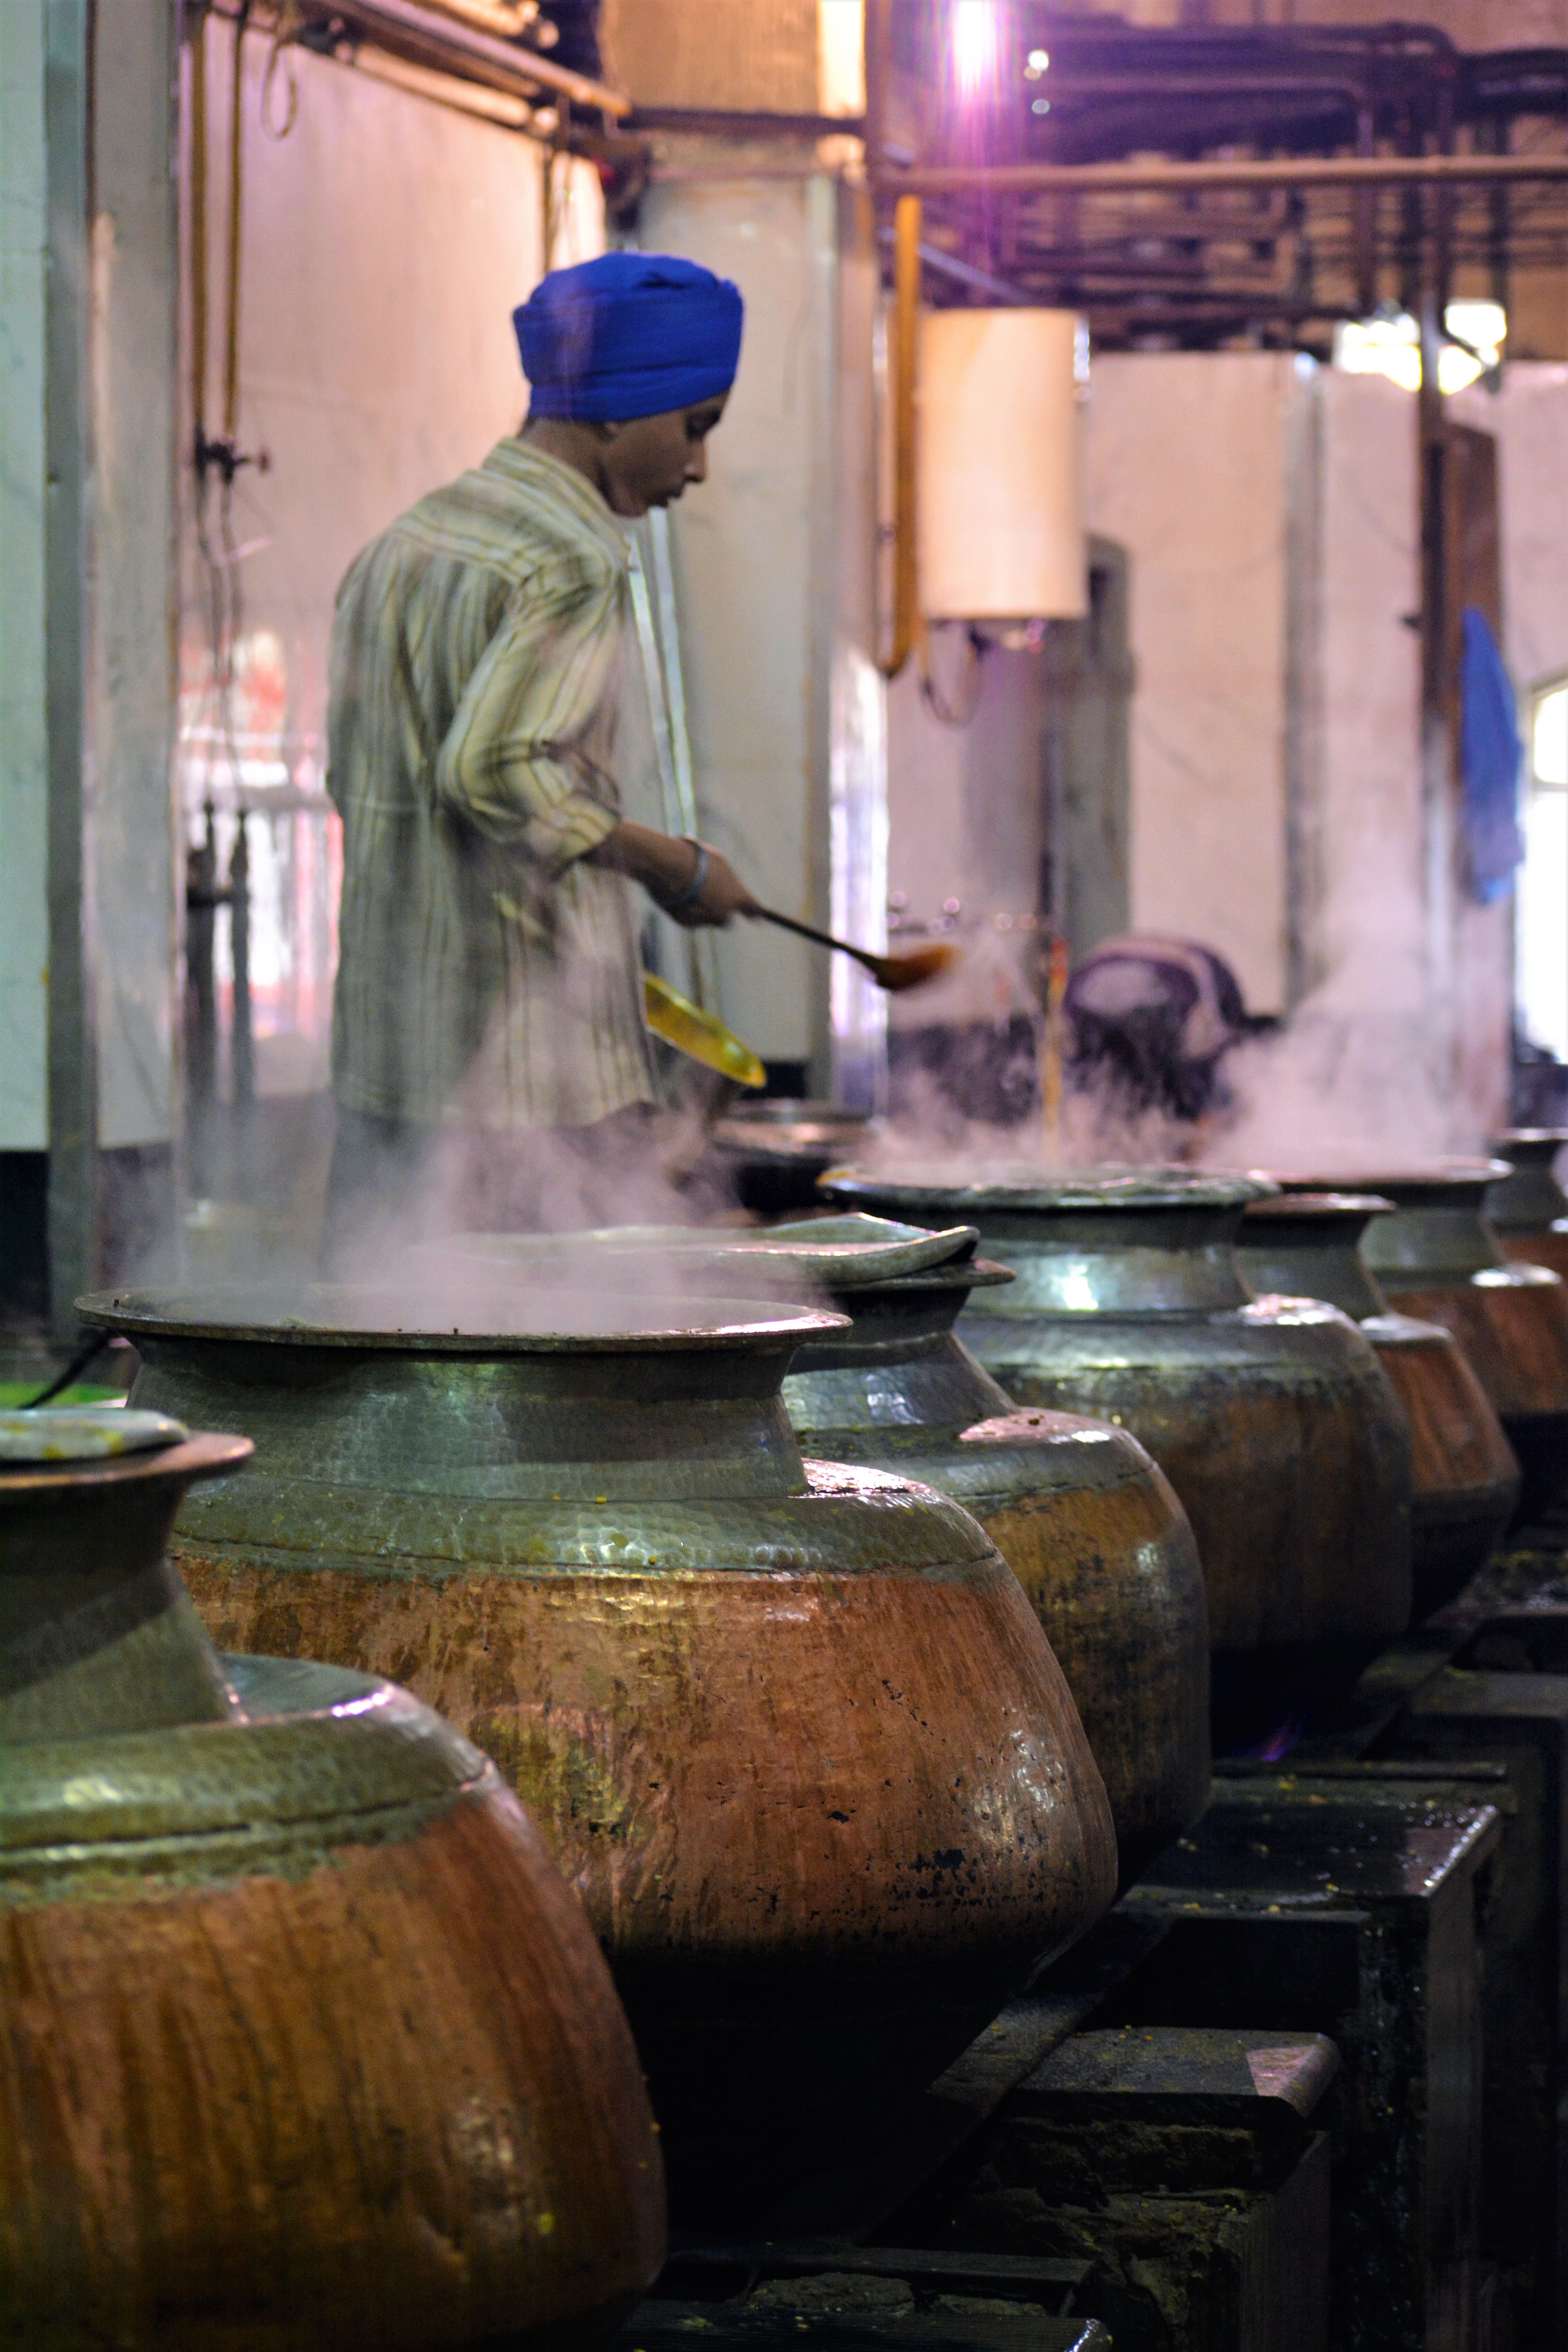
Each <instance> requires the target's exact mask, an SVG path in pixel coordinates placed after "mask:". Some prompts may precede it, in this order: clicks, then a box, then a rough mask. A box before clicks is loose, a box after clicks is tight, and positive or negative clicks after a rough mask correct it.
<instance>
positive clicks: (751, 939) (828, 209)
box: [639, 150, 886, 1099]
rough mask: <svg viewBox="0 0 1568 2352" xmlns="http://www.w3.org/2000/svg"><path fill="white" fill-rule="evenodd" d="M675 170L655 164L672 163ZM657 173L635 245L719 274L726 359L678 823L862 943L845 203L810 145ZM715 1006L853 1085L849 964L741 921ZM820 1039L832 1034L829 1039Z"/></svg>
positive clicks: (698, 566)
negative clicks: (683, 820) (739, 301)
mask: <svg viewBox="0 0 1568 2352" xmlns="http://www.w3.org/2000/svg"><path fill="white" fill-rule="evenodd" d="M677 168H678V167H672V170H673V169H677ZM713 168H714V167H713V165H712V163H707V164H706V165H705V167H704V168H703V171H702V176H697V172H696V170H695V169H694V171H693V175H692V176H691V177H690V178H689V179H681V178H676V177H672V178H671V179H670V180H668V181H666V182H663V183H661V184H658V185H656V186H655V188H654V189H653V190H652V191H651V193H650V194H649V196H648V198H647V202H646V203H645V205H644V207H643V215H642V221H641V225H640V229H639V242H640V243H641V244H643V245H644V246H646V247H648V248H649V249H650V250H651V249H658V250H664V251H668V252H676V253H681V254H685V255H688V256H689V257H690V258H691V259H693V260H696V261H700V262H704V263H706V264H707V266H708V267H709V268H713V269H717V270H719V271H720V272H721V274H722V275H723V276H725V277H728V278H733V279H734V280H735V281H736V283H737V284H738V285H739V286H740V288H741V290H742V293H743V295H744V296H745V299H746V337H745V347H744V350H743V352H742V362H741V373H740V378H739V381H738V382H737V383H736V386H735V390H734V392H733V394H731V403H730V407H729V410H728V412H727V413H726V415H725V417H724V421H723V424H722V425H721V428H720V430H719V431H718V432H717V433H716V434H715V435H714V436H713V439H712V441H711V443H710V466H711V472H710V479H709V481H708V482H707V483H706V484H705V485H704V486H703V487H702V488H700V489H698V490H694V491H692V492H690V493H689V494H688V496H687V498H686V499H683V500H682V502H681V503H680V505H679V507H677V508H676V509H673V512H672V519H671V531H670V536H671V544H672V552H673V559H674V565H675V572H676V587H677V597H678V603H679V615H680V630H681V650H682V656H683V660H684V663H685V669H686V682H687V698H688V709H689V725H690V731H691V743H692V759H693V767H694V772H695V781H696V786H697V795H698V807H699V815H700V823H701V824H702V826H703V828H704V830H705V831H706V832H707V833H708V835H710V838H712V839H713V840H714V841H715V842H717V843H718V844H719V845H720V846H721V847H722V848H723V849H724V850H725V851H726V852H727V853H728V854H730V855H731V856H733V857H734V858H735V859H736V861H737V863H738V864H739V866H740V867H741V869H742V872H743V873H744V875H745V876H746V878H747V879H748V881H749V882H751V884H752V887H754V888H755V889H756V891H757V892H758V894H759V896H760V897H762V898H764V899H765V900H767V901H768V902H770V903H771V904H773V905H774V906H777V907H779V908H782V909H783V911H784V913H786V914H791V915H795V916H799V917H801V918H803V919H805V920H807V921H810V922H815V923H818V924H826V923H828V922H829V921H830V920H837V921H838V922H839V923H841V924H842V925H844V926H845V927H846V928H847V929H849V930H850V931H851V932H852V933H853V936H854V937H855V938H856V939H857V940H859V941H861V942H863V943H866V944H871V945H876V944H879V942H880V940H881V938H882V936H883V932H882V928H881V927H882V926H883V924H884V922H885V907H886V817H885V751H884V745H883V712H882V706H883V696H882V689H881V680H880V678H879V676H878V674H877V671H876V667H875V659H874V638H873V626H874V622H873V613H872V556H873V530H874V516H873V511H872V478H871V462H870V452H871V409H870V400H871V352H872V331H873V315H874V304H875V300H876V272H875V268H874V262H873V257H872V253H871V247H870V237H869V223H868V217H867V216H866V213H865V208H864V205H863V200H862V199H860V198H859V197H858V194H857V193H856V192H855V191H854V190H853V189H851V188H849V187H847V186H846V185H844V184H843V183H842V182H841V181H840V180H839V179H838V178H837V176H836V175H835V174H833V173H830V172H826V171H822V170H819V169H816V168H814V166H813V161H812V158H811V155H810V151H809V150H808V151H807V152H806V155H805V158H804V159H800V160H799V161H798V163H797V165H796V168H795V169H793V170H790V171H789V172H788V173H787V176H786V175H785V173H784V172H783V171H781V170H780V168H779V166H778V163H776V161H775V162H774V163H773V164H772V166H771V167H762V168H757V169H755V170H753V171H751V172H748V171H747V170H746V168H745V166H744V164H743V163H738V164H737V165H736V167H735V168H734V169H733V170H732V171H731V170H729V169H726V170H724V171H723V173H722V174H721V176H717V177H714V176H710V175H709V174H710V173H712V171H713ZM718 961H719V989H720V1000H721V1011H722V1016H723V1018H724V1019H725V1020H726V1021H727V1022H728V1023H729V1024H731V1027H732V1028H734V1029H736V1030H737V1031H738V1032H739V1034H741V1035H742V1036H743V1037H744V1038H745V1039H746V1041H747V1043H748V1044H749V1045H752V1047H753V1049H754V1050H755V1051H756V1052H757V1053H759V1054H761V1055H763V1058H764V1060H766V1061H769V1062H775V1063H778V1062H782V1063H786V1064H794V1065H799V1066H803V1067H804V1069H805V1072H806V1073H807V1074H808V1075H807V1081H806V1082H807V1083H808V1084H809V1085H810V1086H811V1087H812V1088H813V1089H814V1090H818V1091H820V1090H823V1089H825V1088H826V1087H828V1086H829V1085H830V1084H831V1083H833V1081H834V1080H835V1078H837V1080H838V1081H839V1082H840V1083H841V1085H842V1087H846V1088H847V1089H848V1092H849V1095H850V1096H851V1097H855V1098H862V1099H863V1098H868V1089H870V1090H873V1091H874V1089H875V1087H876V1086H877V1084H878V1083H879V1081H878V1075H877V1074H878V1069H879V1059H880V1055H879V1045H880V1034H881V1030H880V1023H881V1007H880V1004H879V1002H876V1001H872V1000H870V999H868V996H867V994H866V992H865V991H864V990H863V989H862V987H861V986H860V985H859V983H858V980H857V979H855V978H853V977H851V970H852V968H851V969H850V970H846V971H830V970H829V966H828V962H827V960H826V958H825V957H824V956H823V955H822V953H821V952H820V951H819V950H816V949H812V948H807V947H804V946H802V945H801V944H800V943H799V942H797V941H795V940H791V939H788V938H786V937H785V936H784V934H782V933H779V932H772V931H767V930H764V929H761V928H760V927H758V926H756V925H752V924H746V925H741V926H736V927H735V928H734V929H733V930H732V931H731V932H730V933H728V934H726V935H725V937H724V938H722V939H721V940H720V942H719V957H718ZM835 1041H837V1042H835Z"/></svg>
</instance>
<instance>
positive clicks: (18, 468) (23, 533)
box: [0, 0, 48, 1151]
mask: <svg viewBox="0 0 1568 2352" xmlns="http://www.w3.org/2000/svg"><path fill="white" fill-rule="evenodd" d="M43 68H44V0H5V5H4V6H0V551H3V555H0V1150H5V1151H16V1150H24V1151H26V1150H32V1151H39V1150H43V1149H44V1146H45V1144H46V1143H47V1125H48V1111H47V1077H46V1070H47V1063H46V1048H47V970H46V967H47V963H48V913H47V897H46V827H47V798H48V795H47V754H48V743H47V727H46V719H45V695H44V241H45V224H44V198H45V183H44V69H43Z"/></svg>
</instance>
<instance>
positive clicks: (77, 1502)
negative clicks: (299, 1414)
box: [0, 1436, 664, 2352]
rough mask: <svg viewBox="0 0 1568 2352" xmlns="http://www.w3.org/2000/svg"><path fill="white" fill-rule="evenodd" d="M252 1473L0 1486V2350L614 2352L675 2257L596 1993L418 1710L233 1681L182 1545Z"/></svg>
mask: <svg viewBox="0 0 1568 2352" xmlns="http://www.w3.org/2000/svg"><path fill="white" fill-rule="evenodd" d="M249 1450H250V1449H249V1447H248V1446H247V1444H245V1443H244V1442H243V1441H242V1440H239V1439H237V1438H234V1437H218V1436H203V1437H196V1438H194V1439H191V1440H190V1441H189V1442H188V1443H184V1444H176V1445H173V1446H170V1447H168V1448H166V1449H164V1450H163V1451H160V1452H157V1453H151V1454H129V1455H126V1456H123V1457H121V1458H118V1459H107V1460H104V1461H101V1462H94V1463H90V1464H87V1463H83V1464H71V1465H59V1464H50V1465H47V1466H36V1467H33V1468H19V1467H16V1466H14V1465H10V1464H7V1465H5V1467H4V1468H0V2015H3V2017H4V2019H5V2031H4V2032H3V2033H0V2336H3V2337H4V2338H5V2341H6V2342H7V2343H16V2344H17V2345H23V2344H26V2346H27V2347H29V2352H84V2347H88V2346H98V2345H103V2346H109V2345H112V2346H114V2347H118V2352H162V2347H167V2346H171V2345H191V2346H195V2345H197V2344H201V2345H211V2346H215V2347H216V2346H218V2345H236V2346H237V2345H244V2346H246V2347H255V2352H274V2347H275V2352H284V2347H288V2352H337V2347H341V2346H343V2345H345V2344H349V2343H354V2344H359V2343H374V2344H375V2345H377V2346H378V2347H379V2346H384V2347H388V2352H447V2347H454V2352H455V2347H470V2346H471V2347H479V2346H481V2345H495V2344H499V2343H501V2342H503V2341H504V2342H505V2343H507V2344H509V2345H510V2344H515V2345H517V2346H518V2347H540V2348H541V2352H542V2347H545V2346H551V2347H566V2346H578V2345H584V2346H587V2345H596V2344H601V2343H604V2342H605V2341H606V2340H607V2338H608V2337H609V2336H611V2335H612V2334H613V2332H614V2330H615V2327H616V2323H617V2321H618V2319H619V2318H620V2316H621V2315H623V2313H624V2312H625V2311H626V2309H627V2308H628V2307H629V2306H630V2305H631V2304H632V2303H633V2302H634V2301H635V2300H636V2298H637V2295H638V2294H639V2293H641V2292H642V2291H643V2290H644V2289H645V2287H646V2285H647V2282H648V2280H649V2279H650V2277H651V2276H652V2274H653V2273H654V2272H655V2271H656V2270H657V2268H658V2263H659V2261H660V2259H661V2257H662V2252H663V2243H664V2231H663V2197H662V2188H661V2180H660V2165H659V2156H658V2141H657V2139H656V2137H655V2134H654V2124H653V2118H652V2116H651V2114H650V2112H649V2108H648V2105H647V2095H646V2093H645V2090H644V2087H643V2084H642V2079H641V2074H640V2070H639V2067H638V2064H637V2053H636V2052H635V2050H634V2048H633V2045H632V2040H631V2036H630V2034H629V2032H627V2030H626V2020H625V2018H624V2016H623V2014H622V2012H621V2010H620V2007H619V2005H618V2003H617V2002H616V1997H615V1993H614V1990H613V1989H612V1986H611V1983H610V1979H609V1975H608V1972H607V1970H606V1969H605V1965H604V1962H603V1960H602V1959H601V1958H600V1955H599V1953H598V1951H597V1949H596V1948H595V1943H594V1938H593V1936H592V1934H591V1932H590V1930H589V1928H588V1927H587V1924H586V1922H585V1921H584V1918H583V1916H582V1913H581V1910H580V1908H579V1906H578V1905H577V1904H576V1902H575V1901H574V1898H573V1896H572V1895H571V1893H570V1891H569V1890H568V1889H567V1888H566V1887H565V1886H564V1885H563V1883H562V1882H561V1879H560V1877H559V1874H558V1873H557V1872H556V1870H555V1868H554V1865H553V1864H552V1860H551V1857H550V1855H549V1853H547V1852H546V1850H545V1848H544V1846H543V1844H542V1841H541V1839H540V1838H539V1836H538V1834H537V1832H535V1831H534V1829H533V1828H532V1826H531V1824H530V1822H528V1821H527V1819H526V1817H525V1816H524V1815H523V1813H522V1811H521V1808H520V1807H519V1805H518V1804H517V1801H516V1800H515V1798H513V1797H512V1796H511V1795H510V1792H509V1791H508V1790H505V1789H504V1788H503V1787H502V1785H501V1783H500V1779H499V1777H498V1776H497V1774H496V1772H495V1769H494V1768H493V1767H492V1766H491V1765H490V1764H489V1763H488V1762H487V1760H486V1759H484V1758H483V1757H482V1756H480V1755H479V1754H477V1753H476V1751H475V1750H474V1749H473V1748H470V1747H468V1745H467V1743H466V1742H464V1741H462V1740H460V1739H458V1738H457V1737H456V1736H455V1734H453V1733H452V1732H451V1731H450V1730H448V1728H447V1726H446V1725H444V1724H443V1723H441V1722H440V1721H438V1719H437V1717H435V1716H433V1715H432V1714H431V1713H430V1711H429V1709H428V1708H427V1707H425V1706H421V1705H420V1704H419V1703H418V1701H416V1700H415V1699H413V1698H411V1697H410V1696H408V1695H407V1693H405V1692H403V1691H399V1690H396V1689H395V1688H394V1687H393V1686H392V1685H389V1684H386V1683H383V1682H375V1681H371V1680H368V1679H366V1678H365V1677H363V1676H359V1675H344V1674H342V1672H339V1671H336V1670H331V1669H327V1668H320V1667H318V1668H302V1667H295V1666H292V1665H286V1666H283V1667H281V1668H277V1667H274V1666H273V1664H271V1662H269V1661H265V1660H236V1661H230V1660H220V1659H219V1658H218V1657H217V1656H216V1655H215V1654H214V1652H213V1649H212V1647H211V1644H210V1643H209V1642H208V1640H207V1638H206V1636H205V1633H203V1631H202V1629H201V1626H200V1623H199V1622H198V1620H197V1618H196V1616H195V1612H194V1611H193V1610H192V1608H191V1606H190V1604H189V1602H188V1601H187V1600H186V1599H185V1596H184V1593H183V1592H182V1591H181V1589H180V1586H179V1583H178V1580H177V1579H176V1578H175V1576H174V1573H173V1571H172V1570H171V1569H170V1567H169V1565H168V1563H167V1561H166V1559H165V1558H164V1556H163V1548H164V1541H165V1538H166V1537H167V1534H168V1529H169V1525H170V1522H171V1521H172V1519H173V1517H174V1511H175V1508H176V1506H177V1504H178V1502H179V1500H180V1497H181V1496H182V1494H183V1493H184V1490H185V1489H186V1488H187V1487H188V1486H190V1484H191V1482H192V1480H193V1479H197V1478H200V1479H207V1480H211V1479H214V1478H218V1477H224V1476H232V1475H234V1474H235V1473H236V1472H237V1470H238V1469H239V1466H240V1465H241V1464H242V1463H243V1461H244V1459H245V1457H246V1455H247V1454H248V1453H249Z"/></svg>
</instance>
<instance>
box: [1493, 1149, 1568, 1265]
mask: <svg viewBox="0 0 1568 2352" xmlns="http://www.w3.org/2000/svg"><path fill="white" fill-rule="evenodd" d="M1564 1144H1568V1130H1565V1129H1563V1128H1560V1127H1514V1128H1510V1129H1508V1131H1507V1132H1506V1133H1505V1134H1503V1135H1498V1136H1494V1137H1493V1138H1492V1147H1491V1148H1492V1150H1494V1151H1495V1152H1496V1154H1497V1156H1498V1158H1499V1159H1500V1160H1507V1162H1508V1164H1509V1167H1510V1171H1511V1173H1510V1174H1509V1175H1507V1176H1504V1177H1502V1178H1500V1181H1498V1182H1497V1183H1495V1184H1493V1185H1491V1186H1490V1187H1489V1189H1488V1192H1487V1196H1486V1203H1485V1205H1486V1214H1487V1222H1488V1223H1489V1225H1490V1226H1491V1228H1492V1231H1493V1232H1494V1233H1495V1234H1496V1235H1497V1237H1498V1241H1499V1244H1500V1247H1501V1249H1502V1254H1503V1255H1504V1256H1505V1257H1511V1258H1519V1259H1521V1260H1522V1261H1523V1263H1524V1264H1525V1265H1546V1266H1550V1267H1551V1269H1552V1273H1553V1274H1560V1275H1563V1276H1568V1192H1564V1191H1563V1187H1562V1185H1561V1184H1560V1183H1559V1182H1558V1181H1557V1178H1556V1175H1555V1173H1554V1172H1553V1171H1554V1170H1555V1167H1556V1163H1557V1158H1558V1155H1559V1153H1560V1152H1561V1151H1562V1150H1563V1145H1564Z"/></svg>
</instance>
